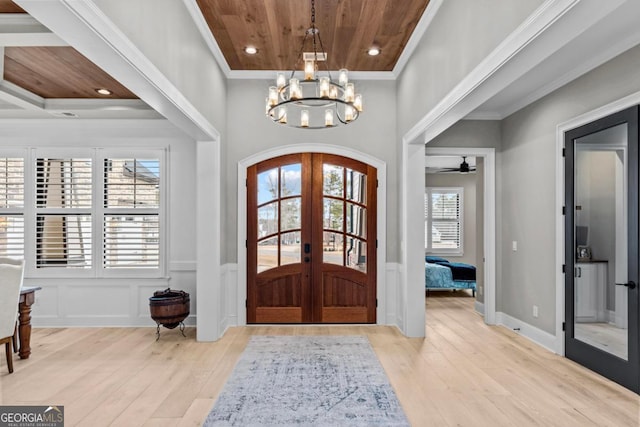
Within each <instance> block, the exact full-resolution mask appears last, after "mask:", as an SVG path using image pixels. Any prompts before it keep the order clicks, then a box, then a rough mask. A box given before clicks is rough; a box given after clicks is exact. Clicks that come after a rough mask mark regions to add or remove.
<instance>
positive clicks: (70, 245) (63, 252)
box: [35, 156, 93, 269]
mask: <svg viewBox="0 0 640 427" xmlns="http://www.w3.org/2000/svg"><path fill="white" fill-rule="evenodd" d="M92 163H93V162H92V160H91V158H58V157H56V158H51V157H40V156H38V157H37V158H36V181H35V202H36V224H35V231H36V242H35V243H36V268H37V269H49V268H56V269H60V268H65V269H66V268H80V269H89V268H91V266H92V219H91V218H92V216H91V214H92Z"/></svg>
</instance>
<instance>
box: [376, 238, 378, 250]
mask: <svg viewBox="0 0 640 427" xmlns="http://www.w3.org/2000/svg"><path fill="white" fill-rule="evenodd" d="M376 249H378V239H376Z"/></svg>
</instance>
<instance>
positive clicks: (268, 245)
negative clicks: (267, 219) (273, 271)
mask: <svg viewBox="0 0 640 427" xmlns="http://www.w3.org/2000/svg"><path fill="white" fill-rule="evenodd" d="M277 266H278V238H277V237H272V238H270V239H266V240H263V241H261V242H258V273H260V272H262V271H265V270H269V269H270V268H274V267H277Z"/></svg>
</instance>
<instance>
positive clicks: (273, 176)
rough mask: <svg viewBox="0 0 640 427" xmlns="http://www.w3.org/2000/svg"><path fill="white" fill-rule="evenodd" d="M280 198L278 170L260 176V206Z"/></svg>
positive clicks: (271, 170) (265, 172) (270, 170)
mask: <svg viewBox="0 0 640 427" xmlns="http://www.w3.org/2000/svg"><path fill="white" fill-rule="evenodd" d="M277 198H278V168H273V169H269V170H268V171H264V172H262V173H259V174H258V205H261V204H263V203H267V202H268V201H270V200H275V199H277Z"/></svg>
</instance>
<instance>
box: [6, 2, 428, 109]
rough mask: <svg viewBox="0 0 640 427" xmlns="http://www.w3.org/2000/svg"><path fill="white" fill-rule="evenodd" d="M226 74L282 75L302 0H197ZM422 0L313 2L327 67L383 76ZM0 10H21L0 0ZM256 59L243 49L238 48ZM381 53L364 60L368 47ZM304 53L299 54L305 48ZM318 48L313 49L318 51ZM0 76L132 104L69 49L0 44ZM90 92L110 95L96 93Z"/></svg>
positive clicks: (49, 90)
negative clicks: (0, 70) (0, 60)
mask: <svg viewBox="0 0 640 427" xmlns="http://www.w3.org/2000/svg"><path fill="white" fill-rule="evenodd" d="M197 3H198V5H199V7H200V9H201V11H202V14H203V16H204V18H205V20H206V21H207V24H208V25H209V28H210V30H211V32H212V34H213V36H214V37H215V39H216V41H217V43H218V46H219V47H220V49H221V51H222V53H223V55H224V57H225V59H226V61H227V63H228V65H229V67H230V68H231V69H232V70H290V69H291V68H293V67H294V66H295V67H296V68H299V64H296V62H297V58H298V55H299V53H300V45H301V43H302V39H303V37H304V33H305V31H306V29H307V28H309V27H310V24H311V2H310V1H309V0H242V1H240V0H233V1H231V0H197ZM428 3H429V0H401V1H400V0H316V5H315V9H316V10H315V12H316V27H317V28H318V29H319V30H320V37H321V39H322V43H323V46H324V48H325V50H326V51H327V53H328V65H329V68H331V69H334V70H335V69H339V68H347V69H349V70H350V71H391V70H393V67H394V66H395V64H396V62H397V61H398V58H399V57H400V54H401V53H402V51H403V49H404V47H405V46H406V44H407V42H408V40H409V37H410V36H411V34H412V32H413V31H414V29H415V27H416V25H417V23H418V21H419V20H420V18H421V16H422V14H423V12H424V10H425V9H426V7H427V5H428ZM0 13H24V10H22V9H21V8H20V7H18V6H17V5H15V4H14V3H13V2H12V1H11V0H0ZM249 45H251V46H254V47H256V48H257V49H258V53H257V54H256V55H248V54H246V53H245V52H244V48H245V47H246V46H249ZM374 46H375V47H378V48H379V49H381V52H382V53H381V54H380V55H378V56H369V55H367V51H368V49H369V48H371V47H374ZM308 47H309V49H305V50H311V49H310V47H311V46H308ZM319 50H320V49H319ZM3 78H4V79H5V80H7V81H9V82H11V83H13V84H15V85H18V86H20V87H22V88H24V89H26V90H28V91H30V92H32V93H35V94H36V95H39V96H41V97H43V98H63V99H69V98H119V99H134V98H136V96H135V94H133V93H131V92H130V91H129V90H127V88H125V87H124V86H122V85H121V84H120V83H118V82H117V81H116V80H115V79H113V78H111V77H110V76H109V75H108V74H107V73H105V72H104V71H102V70H101V69H100V68H99V67H97V66H96V65H95V64H93V63H92V62H91V61H89V60H88V59H87V58H86V57H84V56H83V55H82V54H80V53H79V52H78V51H76V50H75V49H73V48H72V47H44V46H43V47H5V49H4V75H3ZM98 88H106V89H109V90H110V91H112V92H113V93H112V94H111V95H106V96H105V95H100V94H98V93H97V92H96V89H98Z"/></svg>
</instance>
